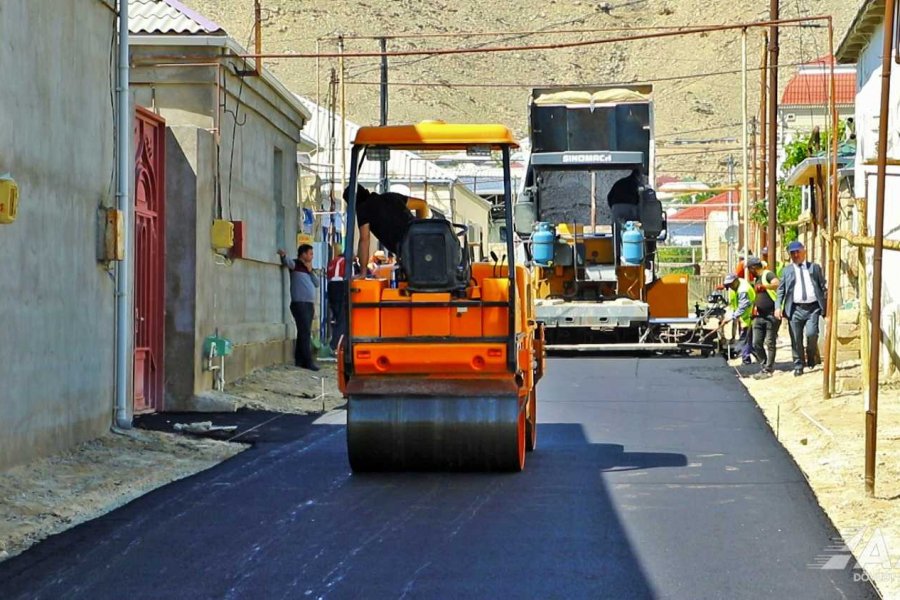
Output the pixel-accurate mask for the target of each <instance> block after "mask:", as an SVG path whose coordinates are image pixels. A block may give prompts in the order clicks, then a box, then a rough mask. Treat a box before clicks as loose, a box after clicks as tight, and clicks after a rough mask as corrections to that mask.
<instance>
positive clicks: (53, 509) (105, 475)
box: [0, 362, 344, 561]
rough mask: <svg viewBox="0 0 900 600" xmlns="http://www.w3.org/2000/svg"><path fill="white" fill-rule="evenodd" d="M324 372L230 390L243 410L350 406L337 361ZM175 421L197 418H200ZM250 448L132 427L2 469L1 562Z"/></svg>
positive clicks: (278, 372) (284, 371)
mask: <svg viewBox="0 0 900 600" xmlns="http://www.w3.org/2000/svg"><path fill="white" fill-rule="evenodd" d="M321 367H322V369H321V371H319V372H315V373H314V372H312V371H307V370H304V369H298V368H296V367H293V366H279V367H272V368H269V369H263V370H260V371H257V372H255V373H252V374H250V375H248V376H247V377H245V378H243V379H241V380H240V381H237V382H235V383H233V384H231V385H229V386H228V387H227V388H226V390H227V391H226V393H225V394H222V395H221V396H222V398H220V399H225V400H226V401H227V402H228V403H230V404H232V405H233V406H234V407H235V408H237V409H247V410H259V411H269V412H283V413H294V414H310V413H323V412H327V411H329V410H332V409H333V408H335V407H337V406H340V405H342V404H344V399H343V398H342V397H341V394H340V392H339V391H338V389H337V382H336V377H335V376H336V372H335V364H334V363H328V362H323V363H322V364H321ZM171 416H172V420H173V421H178V422H182V421H183V422H184V423H190V422H191V421H195V420H197V419H195V418H193V417H192V418H190V419H180V418H179V417H178V415H177V414H172V415H171ZM247 447H248V446H246V445H242V444H235V443H226V442H221V441H216V440H213V439H206V438H203V437H199V436H194V435H191V434H170V433H161V432H157V431H147V430H142V429H133V430H130V431H128V432H126V433H124V434H113V433H110V434H108V435H105V436H103V437H101V438H98V439H96V440H92V441H90V442H86V443H84V444H81V445H80V446H78V447H76V448H74V449H73V450H72V451H70V452H66V453H63V454H59V455H55V456H52V457H48V458H44V459H41V460H37V461H34V462H31V463H28V464H26V465H21V466H18V467H14V468H12V469H9V470H7V471H2V472H0V561H2V560H5V559H7V558H10V557H12V556H15V555H16V554H19V553H21V552H23V551H25V550H26V549H28V548H29V547H30V546H32V545H33V544H36V543H37V542H39V541H41V540H42V539H44V538H46V537H48V536H51V535H54V534H56V533H60V532H62V531H65V530H66V529H69V528H71V527H74V526H75V525H78V524H79V523H83V522H85V521H89V520H91V519H95V518H97V517H99V516H101V515H104V514H106V513H108V512H110V511H112V510H114V509H116V508H118V507H119V506H122V505H124V504H127V503H128V502H130V501H132V500H134V499H135V498H138V497H139V496H142V495H143V494H146V493H148V492H150V491H152V490H154V489H156V488H158V487H161V486H163V485H166V484H167V483H170V482H172V481H176V480H178V479H182V478H184V477H188V476H190V475H194V474H195V473H199V472H200V471H204V470H206V469H208V468H210V467H212V466H214V465H216V464H218V463H220V462H222V461H224V460H226V459H228V458H230V457H232V456H234V455H235V454H237V453H238V452H240V451H242V450H244V449H246V448H247Z"/></svg>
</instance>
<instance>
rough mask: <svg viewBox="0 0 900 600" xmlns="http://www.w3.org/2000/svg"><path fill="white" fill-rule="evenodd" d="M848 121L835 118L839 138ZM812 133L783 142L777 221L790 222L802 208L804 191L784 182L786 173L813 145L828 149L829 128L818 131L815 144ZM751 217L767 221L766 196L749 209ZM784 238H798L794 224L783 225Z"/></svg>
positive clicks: (822, 149)
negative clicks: (818, 138) (786, 142)
mask: <svg viewBox="0 0 900 600" xmlns="http://www.w3.org/2000/svg"><path fill="white" fill-rule="evenodd" d="M846 126H847V123H846V122H845V121H840V122H838V140H840V139H843V137H844V130H845V129H846ZM814 135H815V134H808V135H806V136H803V137H801V138H798V139H797V140H795V141H793V142H791V143H789V144H787V145H785V147H784V156H785V159H784V164H783V165H782V166H781V177H779V178H778V198H777V200H776V210H777V213H776V214H777V222H778V223H779V224H782V223H791V222H794V221H796V220H797V219H798V218H799V217H800V209H801V208H802V204H803V202H802V197H803V194H802V192H801V190H800V188H798V187H793V186H787V185H785V183H784V180H785V178H786V177H787V175H788V174H789V173H790V172H791V171H792V170H793V169H794V167H796V166H797V165H799V164H800V163H802V162H803V161H804V160H806V159H807V158H809V157H810V156H813V155H814V154H817V153H815V152H814V150H815V149H816V146H818V148H820V149H821V150H820V151H819V152H818V153H821V152H822V151H824V152H829V151H830V149H831V132H830V131H826V132H825V133H824V134H822V135H821V141H820V142H819V143H818V144H816V143H815V141H814V139H813V137H814ZM750 218H751V219H752V220H753V221H754V222H755V223H758V224H760V225H766V224H767V223H768V222H769V207H768V205H767V203H766V201H765V199H763V200H761V201H759V202H757V203H756V205H755V206H753V208H752V209H751V212H750ZM782 229H783V232H784V235H783V240H784V242H785V243H787V242H791V241H793V240H795V239H797V228H796V227H794V226H790V227H784V226H783V225H782Z"/></svg>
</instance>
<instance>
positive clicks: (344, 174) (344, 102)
mask: <svg viewBox="0 0 900 600" xmlns="http://www.w3.org/2000/svg"><path fill="white" fill-rule="evenodd" d="M338 52H339V53H340V58H338V71H340V78H341V84H340V94H341V190H340V192H339V193H341V194H343V193H344V189H345V188H346V187H347V121H346V117H347V98H346V95H345V94H346V86H345V83H346V82H345V80H346V78H347V77H346V75H347V73H346V71H345V69H344V36H343V35H340V36H338ZM332 185H334V182H332ZM351 226H352V224H348V225H347V227H351Z"/></svg>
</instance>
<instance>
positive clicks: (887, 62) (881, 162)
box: [865, 0, 896, 496]
mask: <svg viewBox="0 0 900 600" xmlns="http://www.w3.org/2000/svg"><path fill="white" fill-rule="evenodd" d="M895 8H896V5H895V2H894V0H885V3H884V21H883V23H884V30H885V32H884V48H883V51H882V53H881V112H880V113H879V115H878V179H877V187H876V191H875V231H874V232H873V233H874V238H875V250H874V256H873V257H872V337H871V340H870V347H869V397H868V406H867V407H866V467H865V475H866V494H868V495H869V496H874V495H875V454H876V451H877V443H876V442H877V439H878V368H879V365H878V361H879V358H880V355H881V272H882V257H883V255H884V196H885V187H886V183H887V181H886V176H885V174H886V172H887V151H888V146H887V140H888V125H889V118H888V116H889V114H890V110H891V64H892V61H893V57H892V56H891V55H892V54H893V46H894V35H893V30H892V27H893V23H894V12H895Z"/></svg>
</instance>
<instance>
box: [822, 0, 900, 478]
mask: <svg viewBox="0 0 900 600" xmlns="http://www.w3.org/2000/svg"><path fill="white" fill-rule="evenodd" d="M895 8H896V5H895V3H894V0H885V3H884V21H883V23H884V28H885V35H884V48H883V50H882V53H881V113H880V114H879V115H878V177H877V185H876V192H875V232H874V233H875V236H874V237H875V251H874V253H873V257H872V336H871V339H870V347H869V348H870V349H869V394H868V405H867V406H866V494H868V495H869V496H874V495H875V452H876V446H877V441H878V368H879V366H878V361H879V358H880V354H881V271H882V258H883V255H884V196H885V183H886V181H885V179H886V177H887V151H888V148H887V141H888V126H889V125H890V123H889V119H888V116H889V114H890V110H891V65H892V63H893V58H894V57H893V56H891V55H892V54H893V45H894V36H893V23H894V16H895V15H894V13H895V12H896V11H895ZM835 133H837V132H835ZM831 285H834V283H832V284H831Z"/></svg>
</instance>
